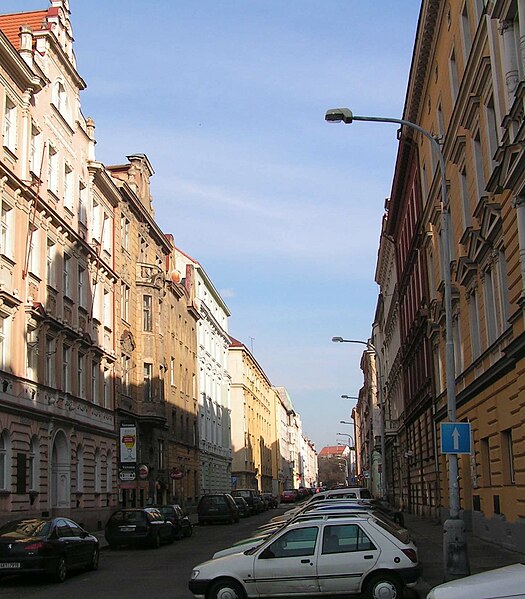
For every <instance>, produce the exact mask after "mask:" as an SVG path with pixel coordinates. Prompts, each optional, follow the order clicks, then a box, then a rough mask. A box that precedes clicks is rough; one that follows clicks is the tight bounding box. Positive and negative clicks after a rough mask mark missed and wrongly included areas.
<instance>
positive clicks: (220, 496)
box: [197, 489, 279, 524]
mask: <svg viewBox="0 0 525 599" xmlns="http://www.w3.org/2000/svg"><path fill="white" fill-rule="evenodd" d="M278 505H279V501H278V499H277V497H276V496H275V495H273V493H260V492H259V491H257V490H255V489H235V490H234V491H232V492H231V493H212V494H209V495H203V496H202V497H201V498H200V500H199V503H198V504H197V515H198V519H199V524H211V523H213V522H230V523H231V524H233V523H234V522H239V519H240V518H245V517H247V516H252V515H255V514H260V513H261V512H264V511H266V510H268V509H272V508H276V507H277V506H278Z"/></svg>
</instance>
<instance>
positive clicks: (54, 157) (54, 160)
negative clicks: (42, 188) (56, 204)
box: [47, 145, 58, 194]
mask: <svg viewBox="0 0 525 599" xmlns="http://www.w3.org/2000/svg"><path fill="white" fill-rule="evenodd" d="M47 160H48V164H47V188H48V189H49V191H52V192H53V193H55V194H56V193H58V152H57V151H56V150H55V148H54V147H53V146H52V145H50V146H49V150H48V152H47Z"/></svg>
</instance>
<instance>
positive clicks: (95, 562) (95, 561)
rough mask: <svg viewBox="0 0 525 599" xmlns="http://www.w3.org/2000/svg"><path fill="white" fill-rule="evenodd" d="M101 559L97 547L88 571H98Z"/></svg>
mask: <svg viewBox="0 0 525 599" xmlns="http://www.w3.org/2000/svg"><path fill="white" fill-rule="evenodd" d="M99 558H100V553H99V550H98V549H97V548H96V547H95V549H93V553H92V554H91V560H90V562H89V564H88V565H87V569H88V570H98V561H99Z"/></svg>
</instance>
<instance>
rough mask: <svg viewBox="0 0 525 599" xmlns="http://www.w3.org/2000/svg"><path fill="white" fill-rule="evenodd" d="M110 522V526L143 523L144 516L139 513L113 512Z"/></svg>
mask: <svg viewBox="0 0 525 599" xmlns="http://www.w3.org/2000/svg"><path fill="white" fill-rule="evenodd" d="M110 521H111V523H112V524H123V523H136V522H144V514H143V513H142V512H140V511H136V512H115V513H114V514H113V516H111V520H110Z"/></svg>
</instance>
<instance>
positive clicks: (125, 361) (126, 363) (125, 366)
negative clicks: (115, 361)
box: [120, 354, 131, 395]
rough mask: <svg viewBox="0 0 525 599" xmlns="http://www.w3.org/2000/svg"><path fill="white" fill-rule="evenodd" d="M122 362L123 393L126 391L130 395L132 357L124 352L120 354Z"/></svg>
mask: <svg viewBox="0 0 525 599" xmlns="http://www.w3.org/2000/svg"><path fill="white" fill-rule="evenodd" d="M120 364H121V368H122V393H124V394H125V395H129V391H130V372H131V358H130V357H129V356H127V355H126V354H122V355H121V356H120Z"/></svg>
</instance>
